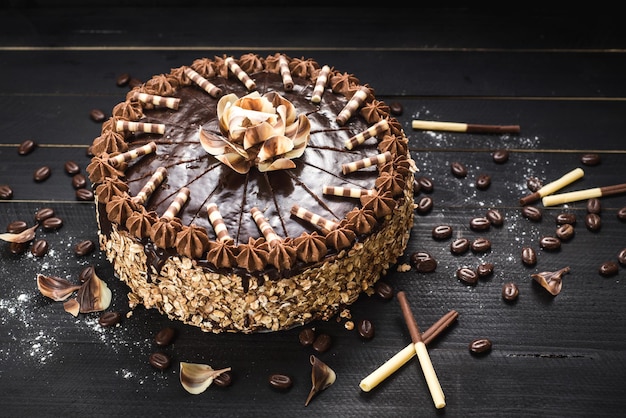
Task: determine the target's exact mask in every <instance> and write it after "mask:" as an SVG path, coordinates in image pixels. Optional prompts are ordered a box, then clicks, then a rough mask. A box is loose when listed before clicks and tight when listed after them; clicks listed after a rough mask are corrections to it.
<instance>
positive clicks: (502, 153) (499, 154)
mask: <svg viewBox="0 0 626 418" xmlns="http://www.w3.org/2000/svg"><path fill="white" fill-rule="evenodd" d="M492 158H493V162H494V163H496V164H504V163H506V162H507V161H509V151H507V150H505V149H499V150H496V151H494V153H493V154H492Z"/></svg>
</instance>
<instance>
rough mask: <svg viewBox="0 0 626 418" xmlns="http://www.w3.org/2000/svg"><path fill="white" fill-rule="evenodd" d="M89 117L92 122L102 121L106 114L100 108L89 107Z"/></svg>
mask: <svg viewBox="0 0 626 418" xmlns="http://www.w3.org/2000/svg"><path fill="white" fill-rule="evenodd" d="M89 117H90V118H91V120H92V121H94V122H104V120H105V119H106V115H105V114H104V112H103V111H102V110H100V109H91V112H89Z"/></svg>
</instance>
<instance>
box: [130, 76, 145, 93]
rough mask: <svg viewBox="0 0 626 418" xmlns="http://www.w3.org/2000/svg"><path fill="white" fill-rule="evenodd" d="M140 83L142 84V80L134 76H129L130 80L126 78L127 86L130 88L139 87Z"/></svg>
mask: <svg viewBox="0 0 626 418" xmlns="http://www.w3.org/2000/svg"><path fill="white" fill-rule="evenodd" d="M142 84H143V81H141V80H140V79H138V78H135V77H131V78H130V80H128V88H129V89H131V90H132V89H134V88H135V87H140V86H141V85H142Z"/></svg>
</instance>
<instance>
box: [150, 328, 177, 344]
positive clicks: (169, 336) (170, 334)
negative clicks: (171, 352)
mask: <svg viewBox="0 0 626 418" xmlns="http://www.w3.org/2000/svg"><path fill="white" fill-rule="evenodd" d="M175 337H176V329H174V328H172V327H165V328H162V329H161V330H160V331H159V332H157V334H156V335H155V336H154V342H155V343H156V345H158V346H161V347H165V346H167V345H170V344H171V343H172V341H174V338H175Z"/></svg>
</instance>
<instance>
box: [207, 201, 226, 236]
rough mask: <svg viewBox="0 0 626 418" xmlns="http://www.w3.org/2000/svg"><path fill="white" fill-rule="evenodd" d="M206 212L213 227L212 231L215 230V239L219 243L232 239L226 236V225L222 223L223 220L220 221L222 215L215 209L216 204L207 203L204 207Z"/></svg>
mask: <svg viewBox="0 0 626 418" xmlns="http://www.w3.org/2000/svg"><path fill="white" fill-rule="evenodd" d="M206 210H207V212H208V214H209V221H211V225H213V229H214V230H215V235H217V239H218V240H219V241H229V240H231V239H232V238H231V237H230V235H228V230H227V229H226V224H225V223H224V219H222V215H221V214H220V211H219V209H218V208H217V204H215V203H209V204H208V205H206Z"/></svg>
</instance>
